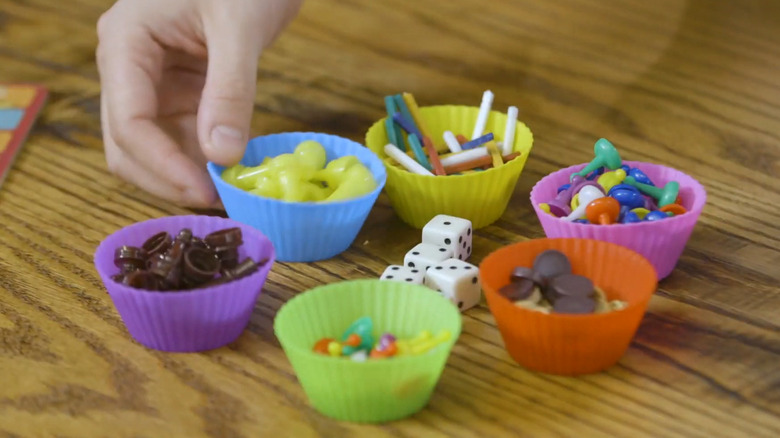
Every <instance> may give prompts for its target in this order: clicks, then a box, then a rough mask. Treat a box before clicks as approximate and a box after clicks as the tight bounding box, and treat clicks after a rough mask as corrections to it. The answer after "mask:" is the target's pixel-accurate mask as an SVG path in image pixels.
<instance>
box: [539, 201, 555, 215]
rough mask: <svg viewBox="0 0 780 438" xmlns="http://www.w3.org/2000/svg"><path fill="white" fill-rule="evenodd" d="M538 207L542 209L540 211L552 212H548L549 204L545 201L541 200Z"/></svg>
mask: <svg viewBox="0 0 780 438" xmlns="http://www.w3.org/2000/svg"><path fill="white" fill-rule="evenodd" d="M539 208H540V209H542V211H543V212H545V213H547V214H552V213H551V212H550V205H549V204H547V203H546V202H542V203H541V204H539Z"/></svg>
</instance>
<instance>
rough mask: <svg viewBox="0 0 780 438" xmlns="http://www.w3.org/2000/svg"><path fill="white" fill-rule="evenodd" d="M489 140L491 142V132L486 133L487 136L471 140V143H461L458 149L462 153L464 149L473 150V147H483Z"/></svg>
mask: <svg viewBox="0 0 780 438" xmlns="http://www.w3.org/2000/svg"><path fill="white" fill-rule="evenodd" d="M490 140H493V133H492V132H488V133H487V134H485V135H483V136H482V137H477V138H475V139H474V140H471V141H468V142H466V143H463V144H462V145H460V148H461V149H463V150H464V151H465V150H466V149H474V148H475V147H477V146H479V145H483V144H485V143H487V142H489V141H490Z"/></svg>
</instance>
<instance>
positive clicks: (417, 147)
mask: <svg viewBox="0 0 780 438" xmlns="http://www.w3.org/2000/svg"><path fill="white" fill-rule="evenodd" d="M407 139H408V140H409V146H411V148H412V151H413V152H414V156H415V158H417V162H419V163H420V164H421V165H422V166H423V167H424V168H426V169H428V170H432V169H433V167H431V163H429V162H428V158H427V157H426V156H425V152H423V147H422V143H421V142H420V137H418V136H417V134H409V137H407Z"/></svg>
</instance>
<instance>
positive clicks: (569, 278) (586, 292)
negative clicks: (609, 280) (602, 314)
mask: <svg viewBox="0 0 780 438" xmlns="http://www.w3.org/2000/svg"><path fill="white" fill-rule="evenodd" d="M548 287H549V288H550V289H552V290H553V291H554V292H555V295H556V296H557V297H561V298H563V297H576V298H580V297H582V298H591V297H592V296H593V293H594V292H595V289H594V287H593V282H592V281H590V279H588V278H587V277H583V276H582V275H577V274H564V275H559V276H557V277H555V278H553V279H552V280H550V283H549V286H548Z"/></svg>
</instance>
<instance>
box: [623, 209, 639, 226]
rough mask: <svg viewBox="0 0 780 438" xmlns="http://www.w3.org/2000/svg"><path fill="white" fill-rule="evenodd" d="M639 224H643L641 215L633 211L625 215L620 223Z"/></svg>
mask: <svg viewBox="0 0 780 438" xmlns="http://www.w3.org/2000/svg"><path fill="white" fill-rule="evenodd" d="M637 222H642V219H640V218H639V215H637V214H636V213H634V212H633V211H629V212H627V213H626V214H625V215H623V219H622V220H621V221H620V223H621V224H634V223H637Z"/></svg>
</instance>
